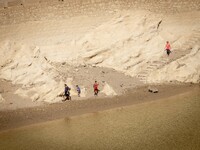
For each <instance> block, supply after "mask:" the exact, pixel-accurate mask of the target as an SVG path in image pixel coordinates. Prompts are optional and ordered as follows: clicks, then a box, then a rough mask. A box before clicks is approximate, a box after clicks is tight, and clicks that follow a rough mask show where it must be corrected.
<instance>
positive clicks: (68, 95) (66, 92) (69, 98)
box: [64, 84, 71, 101]
mask: <svg viewBox="0 0 200 150" xmlns="http://www.w3.org/2000/svg"><path fill="white" fill-rule="evenodd" d="M70 90H71V88H70V87H68V86H67V84H65V91H64V94H65V97H66V98H65V100H64V101H66V100H71V96H70V92H69V91H70Z"/></svg>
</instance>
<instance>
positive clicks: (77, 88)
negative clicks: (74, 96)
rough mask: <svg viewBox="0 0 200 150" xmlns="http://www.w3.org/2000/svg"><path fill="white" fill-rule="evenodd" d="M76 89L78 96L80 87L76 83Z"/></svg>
mask: <svg viewBox="0 0 200 150" xmlns="http://www.w3.org/2000/svg"><path fill="white" fill-rule="evenodd" d="M76 91H77V93H78V97H80V94H81V88H80V87H79V86H78V85H76Z"/></svg>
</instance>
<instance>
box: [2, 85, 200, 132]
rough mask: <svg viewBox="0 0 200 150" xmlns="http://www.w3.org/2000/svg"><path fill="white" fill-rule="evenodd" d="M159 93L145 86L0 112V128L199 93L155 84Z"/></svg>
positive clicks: (184, 87)
mask: <svg viewBox="0 0 200 150" xmlns="http://www.w3.org/2000/svg"><path fill="white" fill-rule="evenodd" d="M157 88H158V89H159V93H157V94H153V93H149V92H148V88H147V86H145V87H140V88H137V89H132V90H131V91H129V92H127V93H126V94H125V95H122V96H117V97H114V98H103V99H100V98H94V99H89V100H82V101H76V100H74V101H66V102H64V103H60V104H49V105H44V106H39V107H34V108H25V109H18V110H10V111H1V112H0V130H1V131H3V130H7V129H11V128H16V127H20V126H25V125H30V124H34V123H39V122H45V121H49V120H54V119H59V118H64V117H69V116H76V115H80V114H85V113H90V112H97V111H101V110H106V109H111V108H115V107H121V106H127V105H133V104H137V103H144V102H149V101H155V100H162V99H164V98H168V97H171V96H178V95H179V94H184V93H187V92H192V91H196V92H197V93H199V91H200V87H199V85H192V84H187V85H159V86H157Z"/></svg>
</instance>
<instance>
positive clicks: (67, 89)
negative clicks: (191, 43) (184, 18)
mask: <svg viewBox="0 0 200 150" xmlns="http://www.w3.org/2000/svg"><path fill="white" fill-rule="evenodd" d="M165 50H166V53H167V55H168V56H169V55H170V53H171V45H170V43H169V41H167V42H166V45H165ZM98 87H99V84H98V83H97V81H95V82H94V84H93V89H94V96H98V93H99V88H98ZM70 90H71V88H70V87H68V86H67V84H65V90H64V96H65V100H71V96H70ZM76 91H77V95H78V97H80V95H81V88H80V87H79V86H78V85H76ZM65 100H64V101H65Z"/></svg>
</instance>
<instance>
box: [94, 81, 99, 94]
mask: <svg viewBox="0 0 200 150" xmlns="http://www.w3.org/2000/svg"><path fill="white" fill-rule="evenodd" d="M98 86H99V84H98V83H97V81H95V82H94V85H93V88H94V95H95V96H97V95H98V93H99V89H98Z"/></svg>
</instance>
